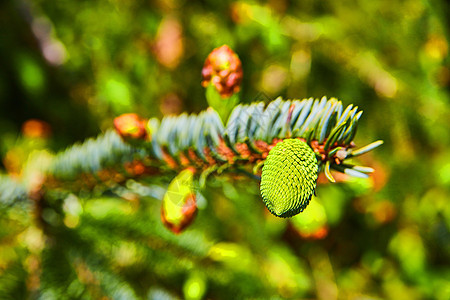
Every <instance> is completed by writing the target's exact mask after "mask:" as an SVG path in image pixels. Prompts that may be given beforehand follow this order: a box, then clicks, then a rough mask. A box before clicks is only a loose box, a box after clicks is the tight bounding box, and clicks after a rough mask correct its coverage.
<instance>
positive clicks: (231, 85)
mask: <svg viewBox="0 0 450 300" xmlns="http://www.w3.org/2000/svg"><path fill="white" fill-rule="evenodd" d="M242 76H243V72H242V64H241V60H240V59H239V57H238V56H237V54H236V53H235V52H234V51H233V50H231V49H230V47H228V46H227V45H223V46H221V47H219V48H216V49H214V50H213V51H212V52H211V53H210V54H209V55H208V57H207V58H206V60H205V64H204V66H203V69H202V77H203V81H202V85H203V86H204V87H207V86H208V85H209V84H213V85H214V87H215V88H216V90H217V92H219V94H220V95H221V96H222V98H228V97H230V96H231V95H233V94H234V93H237V92H239V89H240V85H241V81H242Z"/></svg>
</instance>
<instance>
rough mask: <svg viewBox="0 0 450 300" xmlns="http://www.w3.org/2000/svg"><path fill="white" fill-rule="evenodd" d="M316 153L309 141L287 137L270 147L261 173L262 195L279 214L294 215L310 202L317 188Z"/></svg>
mask: <svg viewBox="0 0 450 300" xmlns="http://www.w3.org/2000/svg"><path fill="white" fill-rule="evenodd" d="M317 172H318V164H317V159H316V155H315V154H314V152H313V151H312V149H311V148H310V147H309V146H308V144H306V143H305V142H303V141H301V140H299V139H285V140H284V141H282V142H279V143H278V144H277V145H276V146H275V147H273V148H272V150H270V152H269V155H268V156H267V158H266V160H265V162H264V167H263V169H262V174H261V187H260V188H261V195H262V198H263V201H264V203H265V204H266V206H267V209H269V211H270V212H271V213H272V214H274V215H275V216H277V217H282V218H286V217H291V216H293V215H296V214H298V213H299V212H302V211H303V210H304V209H305V208H306V206H308V204H309V201H310V200H311V197H312V195H313V194H314V190H315V188H316V180H317Z"/></svg>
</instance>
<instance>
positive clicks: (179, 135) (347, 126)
mask: <svg viewBox="0 0 450 300" xmlns="http://www.w3.org/2000/svg"><path fill="white" fill-rule="evenodd" d="M361 115H362V111H361V110H359V109H358V107H357V106H353V105H349V106H347V107H346V108H345V109H344V108H343V105H342V102H341V101H338V100H337V99H335V98H331V99H330V100H327V98H326V97H323V98H322V99H320V100H319V99H315V100H314V99H312V98H310V99H304V100H282V99H281V97H280V98H278V99H276V100H275V101H272V102H271V103H269V104H268V105H267V107H264V103H263V102H257V103H253V104H249V105H243V104H241V105H238V106H236V107H235V109H234V110H233V111H232V113H231V115H230V117H229V119H228V122H227V124H226V126H224V125H223V124H222V120H221V119H220V116H219V115H218V114H217V112H216V111H215V110H213V109H212V108H208V109H207V110H205V111H203V112H201V113H200V114H198V115H195V114H192V115H187V114H182V115H180V116H176V117H175V116H168V117H165V118H163V119H162V120H161V122H159V120H157V119H150V120H149V121H148V123H147V130H148V134H149V137H148V138H147V139H145V140H144V139H141V140H132V141H130V143H124V142H123V141H122V140H121V139H120V138H119V136H118V135H117V134H116V133H114V132H112V131H108V132H107V133H106V134H104V135H100V136H99V137H98V138H97V139H89V140H87V141H86V142H84V143H83V144H81V145H75V146H73V147H71V148H69V149H67V150H65V151H64V152H62V153H60V154H58V155H56V157H55V159H54V161H53V163H52V164H51V167H50V168H49V170H48V172H47V173H48V176H49V178H51V179H52V180H51V181H52V182H53V183H55V182H63V181H66V180H74V179H81V178H83V176H84V178H85V179H86V176H87V178H89V179H90V180H94V181H95V182H102V181H104V179H105V178H108V180H110V179H111V178H113V179H115V181H121V180H124V179H125V178H127V177H136V176H138V175H143V176H145V175H152V174H159V173H160V172H164V170H173V171H177V172H178V171H181V170H183V169H185V168H187V167H193V168H194V169H195V170H196V172H197V173H199V174H201V173H204V172H205V174H210V173H213V172H223V171H225V170H229V171H242V170H246V171H248V172H252V170H254V171H255V172H256V173H258V174H259V172H260V170H259V168H255V166H257V165H259V166H262V164H263V163H264V160H265V158H266V157H267V155H268V153H269V151H270V150H271V149H272V148H273V147H274V146H275V145H276V144H277V143H278V142H280V141H282V140H284V139H287V138H297V139H300V140H302V141H305V142H306V143H307V144H308V145H309V146H310V147H311V148H312V150H313V151H314V153H315V154H316V157H317V160H318V168H319V170H320V171H323V172H324V173H325V175H326V177H327V178H328V179H329V180H330V181H332V182H334V178H333V177H332V175H331V172H330V170H331V169H334V170H336V171H339V172H343V173H346V174H349V175H353V176H358V177H367V173H370V172H372V171H373V169H371V168H367V167H361V166H354V165H350V164H346V163H344V161H345V160H346V159H347V158H350V157H354V156H358V155H361V154H363V153H365V152H367V151H370V150H373V149H374V148H376V147H378V146H379V145H381V144H382V141H377V142H374V143H372V144H370V145H367V146H365V147H363V148H361V149H359V150H354V149H353V148H354V143H353V138H354V137H355V134H356V131H357V126H358V121H359V119H360V117H361Z"/></svg>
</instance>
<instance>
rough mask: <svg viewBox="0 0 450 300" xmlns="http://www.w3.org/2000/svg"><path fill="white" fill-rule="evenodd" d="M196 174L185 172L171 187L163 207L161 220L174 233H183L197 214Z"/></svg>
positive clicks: (191, 171)
mask: <svg viewBox="0 0 450 300" xmlns="http://www.w3.org/2000/svg"><path fill="white" fill-rule="evenodd" d="M193 177H194V173H193V170H191V169H186V170H183V171H182V172H181V173H180V174H178V175H177V177H175V178H174V179H173V180H172V182H171V183H170V185H169V188H168V189H167V192H166V194H165V195H164V199H163V202H162V205H161V220H162V222H163V224H164V225H165V226H166V227H167V228H168V229H170V230H171V231H172V232H174V233H176V234H178V233H181V232H182V231H183V230H184V229H185V228H186V227H187V226H188V225H189V224H190V223H191V222H192V221H193V219H194V217H195V214H196V212H197V202H196V197H195V191H194V190H193Z"/></svg>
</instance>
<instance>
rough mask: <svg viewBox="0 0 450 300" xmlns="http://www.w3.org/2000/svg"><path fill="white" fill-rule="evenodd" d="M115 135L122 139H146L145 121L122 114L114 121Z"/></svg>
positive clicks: (133, 115)
mask: <svg viewBox="0 0 450 300" xmlns="http://www.w3.org/2000/svg"><path fill="white" fill-rule="evenodd" d="M114 127H115V128H116V131H117V133H118V134H119V135H120V136H121V137H122V138H124V139H134V140H138V139H146V138H147V131H146V130H145V121H144V120H143V119H141V118H140V117H139V116H138V115H137V114H133V113H130V114H122V115H120V116H118V117H117V118H115V119H114Z"/></svg>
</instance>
